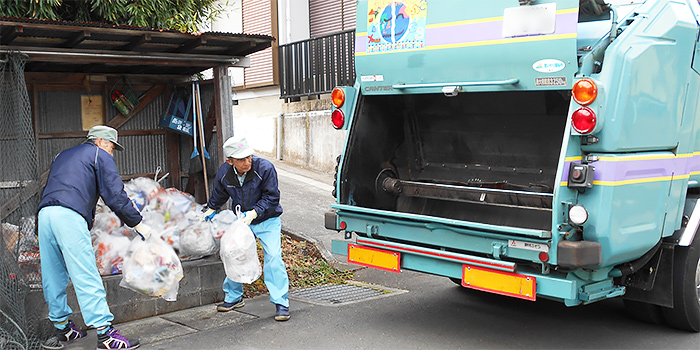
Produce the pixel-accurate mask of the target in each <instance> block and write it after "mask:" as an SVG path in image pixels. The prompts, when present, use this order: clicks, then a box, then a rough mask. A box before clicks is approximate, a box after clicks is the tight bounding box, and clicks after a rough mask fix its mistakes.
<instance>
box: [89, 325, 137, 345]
mask: <svg viewBox="0 0 700 350" xmlns="http://www.w3.org/2000/svg"><path fill="white" fill-rule="evenodd" d="M139 345H141V344H139V341H138V340H129V339H126V337H125V336H123V335H121V334H119V330H118V329H116V328H114V327H111V326H110V327H109V329H108V330H107V332H106V333H104V334H99V333H97V350H104V349H109V350H111V349H120V350H131V349H136V348H138V347H139Z"/></svg>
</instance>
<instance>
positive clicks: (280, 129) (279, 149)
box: [276, 112, 284, 160]
mask: <svg viewBox="0 0 700 350" xmlns="http://www.w3.org/2000/svg"><path fill="white" fill-rule="evenodd" d="M283 132H284V112H280V113H279V114H277V144H276V146H277V152H276V153H277V154H276V156H277V160H282V140H283V137H282V133H283Z"/></svg>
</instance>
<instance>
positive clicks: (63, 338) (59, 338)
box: [41, 320, 87, 350]
mask: <svg viewBox="0 0 700 350" xmlns="http://www.w3.org/2000/svg"><path fill="white" fill-rule="evenodd" d="M85 336H87V332H85V331H84V330H82V329H80V328H78V326H76V325H75V323H73V321H70V320H69V321H68V324H66V326H65V327H64V328H63V329H58V328H57V329H56V333H54V335H52V336H51V337H49V338H48V339H46V340H45V341H44V342H43V343H41V347H42V348H44V349H47V350H58V349H63V345H64V344H68V343H71V342H73V341H75V340H78V339H80V338H84V337H85Z"/></svg>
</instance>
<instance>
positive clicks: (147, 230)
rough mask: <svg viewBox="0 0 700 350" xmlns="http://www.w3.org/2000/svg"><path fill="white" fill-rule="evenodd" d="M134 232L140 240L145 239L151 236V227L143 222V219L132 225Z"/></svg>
mask: <svg viewBox="0 0 700 350" xmlns="http://www.w3.org/2000/svg"><path fill="white" fill-rule="evenodd" d="M134 230H136V233H138V234H139V236H141V240H143V241H145V240H147V239H148V237H151V227H150V226H148V225H146V224H144V223H143V221H141V222H139V223H138V225H136V226H134Z"/></svg>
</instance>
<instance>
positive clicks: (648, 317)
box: [622, 299, 664, 324]
mask: <svg viewBox="0 0 700 350" xmlns="http://www.w3.org/2000/svg"><path fill="white" fill-rule="evenodd" d="M622 302H623V303H624V304H625V311H626V312H627V314H628V315H630V316H632V317H634V318H636V319H638V320H640V321H644V322H647V323H653V324H661V323H663V320H664V318H663V314H662V313H661V306H658V305H654V304H649V303H645V302H641V301H636V300H627V299H623V300H622Z"/></svg>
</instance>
